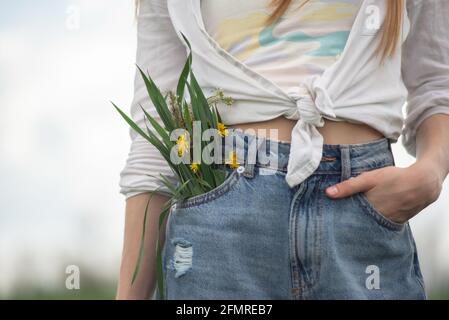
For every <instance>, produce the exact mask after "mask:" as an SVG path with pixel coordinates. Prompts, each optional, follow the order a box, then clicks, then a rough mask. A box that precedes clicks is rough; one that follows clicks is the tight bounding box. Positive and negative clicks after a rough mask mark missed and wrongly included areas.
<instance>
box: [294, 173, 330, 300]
mask: <svg viewBox="0 0 449 320" xmlns="http://www.w3.org/2000/svg"><path fill="white" fill-rule="evenodd" d="M326 180H327V177H326V176H325V177H324V181H323V179H320V180H319V182H318V183H317V185H316V188H317V189H318V190H321V186H322V185H325V182H326ZM323 212H324V208H323V201H322V197H320V198H319V200H318V213H317V216H316V218H317V223H316V225H315V229H314V230H313V231H312V233H313V234H316V235H317V238H316V239H315V243H312V246H313V253H312V256H313V257H312V263H313V262H316V263H317V266H316V267H317V269H316V270H315V271H312V273H311V274H308V273H306V272H305V271H304V274H305V276H306V278H307V281H303V285H302V286H301V287H302V290H301V292H300V295H301V297H302V298H303V299H305V295H306V294H307V293H308V292H310V291H311V290H312V288H313V287H315V286H316V285H317V284H318V282H319V280H320V276H321V271H322V254H323V249H322V248H323V247H322V243H323V242H322V241H323ZM315 245H316V247H315ZM298 257H299V255H298ZM298 259H299V258H298Z"/></svg>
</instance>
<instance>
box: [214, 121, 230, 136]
mask: <svg viewBox="0 0 449 320" xmlns="http://www.w3.org/2000/svg"><path fill="white" fill-rule="evenodd" d="M217 127H218V133H219V134H220V136H222V137H224V136H227V135H228V129H226V127H225V125H224V123H221V122H219V123H218V125H217Z"/></svg>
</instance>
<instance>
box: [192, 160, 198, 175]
mask: <svg viewBox="0 0 449 320" xmlns="http://www.w3.org/2000/svg"><path fill="white" fill-rule="evenodd" d="M198 168H199V166H198V163H195V162H192V164H191V165H190V170H192V172H193V173H196V172H197V171H198Z"/></svg>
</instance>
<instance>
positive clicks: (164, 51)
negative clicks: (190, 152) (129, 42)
mask: <svg viewBox="0 0 449 320" xmlns="http://www.w3.org/2000/svg"><path fill="white" fill-rule="evenodd" d="M186 59H187V51H186V47H185V46H184V44H183V43H182V42H181V39H180V38H179V37H178V35H177V34H176V32H175V30H174V27H173V24H172V22H171V19H170V16H169V14H168V9H167V1H166V0H141V1H140V8H139V13H138V16H137V54H136V64H137V65H138V66H139V67H140V68H141V69H142V70H143V71H144V72H148V74H149V75H150V76H151V78H152V79H153V80H154V82H155V83H156V85H157V86H158V87H159V89H160V90H161V92H162V93H164V92H166V91H167V90H175V88H176V85H177V81H178V79H179V76H180V74H181V72H182V68H183V66H184V63H185V61H186ZM140 105H142V107H143V108H144V109H145V111H147V112H148V113H149V114H150V115H151V116H153V117H154V118H155V119H156V120H157V121H158V122H159V123H161V124H162V122H161V120H160V117H159V115H158V114H157V112H156V109H155V108H154V105H153V104H152V102H151V100H150V97H149V96H148V93H147V90H146V87H145V84H144V82H143V80H142V77H141V75H140V73H139V72H138V70H137V68H136V74H135V79H134V97H133V101H132V104H131V117H132V119H133V120H134V121H135V122H136V123H137V125H138V126H139V127H140V128H142V129H144V131H145V132H146V126H145V121H147V120H145V118H144V113H143V111H142V110H141V108H140ZM148 126H149V127H150V128H151V126H150V124H148ZM130 137H131V147H130V151H129V154H128V158H127V160H126V165H125V167H124V168H123V170H122V171H121V172H120V182H119V185H120V193H121V194H123V195H125V197H126V199H128V198H130V197H132V196H134V195H137V194H139V193H143V192H148V191H154V190H156V189H158V188H159V189H158V191H157V192H158V193H163V194H168V189H167V188H166V187H165V185H164V184H163V183H162V182H161V181H160V176H159V174H163V175H164V176H166V177H167V178H168V179H169V180H170V181H171V182H173V183H176V182H177V177H176V176H175V174H174V173H173V171H172V170H171V168H170V166H169V165H168V163H167V162H166V160H165V159H164V158H163V157H162V155H161V154H160V153H159V151H158V150H157V149H156V148H155V147H154V146H153V145H152V144H151V143H149V142H148V141H147V140H145V139H144V138H143V137H142V136H140V135H139V134H138V133H136V132H135V131H134V130H133V129H132V128H130ZM151 175H154V176H156V177H153V176H151Z"/></svg>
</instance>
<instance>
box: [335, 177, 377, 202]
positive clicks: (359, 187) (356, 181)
mask: <svg viewBox="0 0 449 320" xmlns="http://www.w3.org/2000/svg"><path fill="white" fill-rule="evenodd" d="M373 187H374V181H373V179H372V178H371V175H370V173H369V172H362V173H361V174H360V175H358V176H357V177H351V178H349V179H348V180H345V181H342V182H340V183H337V184H335V185H333V186H330V187H328V188H326V194H327V196H329V197H331V198H344V197H348V196H350V195H353V194H355V193H358V192H363V191H366V190H369V189H371V188H373Z"/></svg>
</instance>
